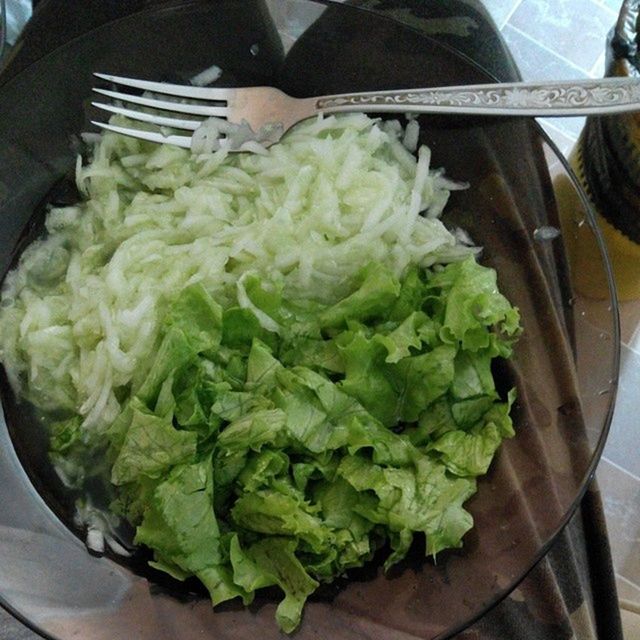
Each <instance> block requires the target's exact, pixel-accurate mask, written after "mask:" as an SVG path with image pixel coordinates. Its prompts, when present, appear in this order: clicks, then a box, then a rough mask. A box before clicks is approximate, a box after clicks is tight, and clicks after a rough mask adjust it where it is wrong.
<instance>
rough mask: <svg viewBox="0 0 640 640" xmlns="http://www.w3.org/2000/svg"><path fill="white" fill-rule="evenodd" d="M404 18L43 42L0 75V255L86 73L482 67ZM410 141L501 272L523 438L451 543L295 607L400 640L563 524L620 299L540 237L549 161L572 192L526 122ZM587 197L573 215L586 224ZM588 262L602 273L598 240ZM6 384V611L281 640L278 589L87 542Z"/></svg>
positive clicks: (37, 622)
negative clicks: (199, 580) (163, 567)
mask: <svg viewBox="0 0 640 640" xmlns="http://www.w3.org/2000/svg"><path fill="white" fill-rule="evenodd" d="M413 26H414V27H416V28H415V29H414V28H411V27H409V26H407V25H406V24H405V25H403V24H401V23H400V22H398V21H394V20H390V19H386V18H382V17H380V16H378V15H375V14H374V13H371V12H369V11H366V10H362V9H357V8H353V7H347V6H343V5H335V4H331V3H329V5H328V6H325V4H323V3H319V2H309V1H307V0H274V1H273V2H267V3H264V2H261V1H260V0H219V1H218V2H215V3H212V2H186V3H184V4H183V5H180V6H179V7H176V6H172V7H171V8H164V9H156V10H153V11H147V12H143V13H140V14H138V15H136V16H133V17H130V18H126V19H123V20H120V21H118V22H113V23H110V24H108V25H106V26H104V27H101V28H99V29H97V30H95V31H93V32H91V33H90V34H87V35H85V36H82V37H80V38H78V39H76V40H74V41H72V42H71V43H70V44H68V45H66V46H64V47H62V48H60V49H58V50H56V51H54V52H53V53H51V54H50V55H48V56H46V57H45V58H42V59H41V60H39V61H38V62H36V63H35V64H33V65H32V66H31V67H29V68H28V69H27V70H25V71H24V72H22V73H21V74H20V75H18V76H17V77H15V78H14V79H12V80H11V81H9V82H8V83H7V84H6V85H5V86H4V87H2V89H0V255H1V260H2V265H1V267H2V268H3V269H6V268H7V266H8V265H9V264H10V263H11V261H12V260H13V259H14V257H15V255H16V252H17V251H18V249H19V247H20V246H21V244H22V243H21V242H20V240H21V238H22V239H24V238H25V237H28V236H29V234H31V235H33V234H34V233H37V230H38V224H39V221H38V215H37V214H36V216H35V217H34V211H36V210H41V209H42V208H41V207H40V205H41V203H42V202H43V199H45V200H46V199H47V198H48V199H51V196H50V195H48V194H51V190H52V187H53V186H54V185H56V184H58V183H59V182H60V180H61V179H63V178H64V176H66V175H68V173H69V171H70V169H71V168H72V166H73V163H74V144H73V140H74V139H75V138H76V137H77V135H78V134H79V132H81V131H83V130H87V129H88V119H90V118H91V117H93V116H94V115H95V114H93V113H91V111H90V109H89V108H88V106H87V105H88V103H89V100H90V93H91V86H92V82H93V80H92V77H91V73H92V72H93V71H94V70H101V71H106V72H111V73H118V74H123V75H131V76H136V77H148V78H152V79H167V80H175V81H185V80H186V79H187V78H188V77H189V76H191V75H193V74H195V73H197V72H199V71H201V70H202V69H204V68H206V67H208V66H210V65H211V64H214V63H215V64H218V65H219V66H220V67H222V68H223V69H224V76H223V79H224V81H225V83H226V84H229V85H231V86H233V85H253V84H267V85H274V86H279V87H280V88H282V89H284V90H286V91H288V92H290V93H292V94H293V95H298V96H303V95H311V94H320V93H327V92H345V91H353V90H372V89H383V88H384V89H387V88H393V87H410V86H429V85H442V84H463V83H469V82H484V81H488V80H490V78H489V77H488V76H487V74H486V73H484V72H483V71H482V70H481V69H480V68H479V67H477V66H476V65H474V64H473V63H472V62H471V61H470V60H468V59H466V58H464V57H463V56H461V55H459V54H456V53H455V52H453V51H452V50H450V49H448V48H447V47H444V46H442V45H441V44H439V43H438V42H436V41H435V40H434V39H431V38H429V37H427V36H425V35H424V34H421V33H420V32H419V30H418V28H419V27H420V25H419V24H417V23H416V22H415V21H414V24H413ZM255 44H258V46H259V50H258V53H257V55H253V54H252V53H251V51H252V46H253V45H255ZM253 51H254V52H255V51H256V49H255V47H254V48H253ZM422 139H423V142H425V143H427V144H429V145H430V146H431V148H432V151H433V163H434V164H435V165H436V166H438V165H442V166H445V167H446V168H447V172H448V175H450V176H451V177H454V178H456V179H459V180H465V181H468V182H469V183H470V184H471V188H470V189H469V190H467V191H463V192H458V193H456V194H455V195H454V197H452V199H451V202H450V205H449V208H448V212H447V214H446V216H445V222H446V223H447V224H452V225H460V226H463V227H464V228H465V229H467V230H468V231H469V233H470V234H471V236H472V237H473V238H474V240H475V241H476V242H477V243H478V244H480V245H482V246H483V247H484V252H483V256H482V260H483V262H484V263H485V264H488V265H491V266H494V267H495V268H496V269H497V270H498V274H499V281H500V286H501V288H502V290H503V291H504V292H505V294H506V295H507V296H508V297H509V298H510V299H511V300H512V302H514V303H515V304H517V305H518V306H519V307H520V310H521V313H522V318H523V325H524V329H525V331H524V335H523V337H522V339H521V340H520V342H519V344H518V347H517V351H516V357H515V360H514V363H513V366H508V367H507V366H506V365H505V366H503V367H502V369H501V371H500V378H501V380H502V383H503V384H504V385H505V386H506V385H509V384H512V383H515V384H516V385H517V387H518V391H519V399H518V401H517V404H516V405H515V407H514V420H515V424H516V428H517V437H516V438H514V439H513V440H510V441H508V442H507V443H505V445H504V446H503V447H502V449H501V451H500V452H499V454H498V456H497V458H496V460H495V461H494V463H493V465H492V467H491V469H490V472H489V473H488V475H487V476H486V477H484V478H483V479H482V480H481V481H480V482H479V491H478V493H477V495H476V496H474V497H473V498H472V499H471V500H470V501H469V503H468V508H469V510H470V511H471V513H472V514H473V516H474V519H475V522H476V526H475V528H474V529H473V530H472V531H471V532H470V533H469V534H468V535H467V536H466V537H465V539H464V543H465V544H464V548H463V549H462V550H460V551H454V552H446V553H442V554H441V555H439V556H438V559H437V564H434V562H433V561H432V560H425V559H424V558H423V556H422V553H421V550H420V549H419V548H416V549H414V551H413V553H412V556H411V559H410V561H407V562H405V563H404V565H403V566H402V567H400V568H397V569H394V570H393V571H392V572H391V573H390V574H388V575H386V576H385V575H383V574H382V572H381V570H380V569H379V567H377V566H375V565H373V566H372V567H370V568H369V570H367V571H363V572H359V573H357V574H354V575H353V576H352V579H351V580H349V581H341V582H339V583H336V585H335V586H334V587H331V588H330V589H327V590H325V591H323V592H322V593H320V594H319V595H318V596H316V597H314V598H313V599H312V601H311V602H310V603H309V604H308V606H307V607H306V610H305V616H304V620H303V623H302V626H301V628H300V630H299V632H298V633H297V635H296V638H299V639H301V640H302V639H307V638H332V639H338V638H345V639H347V638H348V639H354V640H355V639H356V638H382V637H388V638H398V639H400V638H402V639H405V638H406V639H407V640H408V639H409V638H416V637H417V638H434V637H446V636H447V635H450V634H452V633H454V632H455V631H458V630H460V629H462V628H464V627H465V626H466V625H468V624H469V623H470V622H471V621H473V620H474V619H476V618H477V617H478V616H479V615H481V614H482V613H484V612H485V611H486V610H487V609H488V608H490V607H491V606H493V605H494V604H495V603H497V602H498V601H499V600H500V599H501V598H502V597H504V596H505V595H506V594H507V593H509V592H510V591H511V590H512V589H513V587H514V586H515V585H516V584H517V583H518V582H519V581H520V580H521V579H522V577H523V576H524V575H525V574H526V572H527V571H528V570H529V569H530V568H531V567H532V566H533V564H534V563H535V562H536V561H537V560H538V559H539V558H540V557H541V555H542V554H543V553H544V552H545V551H546V550H547V549H548V547H549V545H550V544H551V542H552V540H553V538H554V536H555V535H556V534H557V533H558V531H559V530H560V529H561V528H562V526H564V524H565V523H566V522H567V520H568V518H569V517H570V515H571V513H572V512H573V510H574V509H575V507H576V505H577V503H578V501H579V499H580V497H581V496H582V494H583V492H584V490H585V488H586V485H587V483H588V480H589V479H590V476H591V474H592V472H593V469H594V467H595V464H596V462H597V460H598V458H599V455H600V452H601V450H602V446H603V444H604V440H605V437H606V433H607V430H608V427H609V422H610V419H611V412H612V406H613V400H614V395H615V387H616V381H617V371H618V345H619V337H618V324H617V322H618V316H617V307H616V304H615V302H614V299H613V296H612V297H611V298H610V299H609V300H604V301H586V300H584V299H582V298H580V297H579V296H578V295H577V294H575V293H574V292H573V291H572V285H571V278H570V272H569V269H568V265H567V263H566V257H565V251H564V241H563V237H562V236H560V237H557V238H555V239H553V240H544V239H541V238H545V237H548V236H547V235H545V234H544V233H542V234H540V232H538V233H535V232H536V230H537V229H540V228H541V227H554V228H559V227H560V224H559V222H558V219H557V218H558V216H557V210H556V196H555V193H554V188H553V179H552V176H554V175H555V176H559V178H560V179H561V180H563V181H564V185H565V189H568V190H569V191H570V192H571V193H574V194H575V195H576V198H577V199H578V200H580V199H581V198H582V197H583V195H582V193H581V192H579V190H578V187H576V185H575V182H574V181H573V178H572V177H571V176H570V175H569V173H568V171H567V169H566V168H565V166H564V164H563V161H561V160H560V158H559V156H558V154H557V152H556V150H555V148H554V147H553V146H552V145H551V143H550V142H549V141H548V139H547V138H546V136H545V135H544V133H543V132H542V130H541V129H540V128H539V127H537V125H536V124H535V123H534V122H533V121H530V120H525V119H518V120H515V119H513V120H503V119H501V120H498V119H495V120H488V119H483V120H477V119H476V120H470V119H461V118H444V117H439V118H426V119H423V120H422ZM64 197H67V196H66V195H65V194H62V195H61V194H60V192H57V193H56V194H55V198H58V199H60V198H64ZM583 206H584V208H585V216H586V217H585V219H584V220H583V222H584V223H586V224H587V225H588V226H590V227H591V228H592V229H594V226H593V225H594V223H593V216H592V214H591V212H590V210H589V207H588V205H587V204H586V203H585V202H584V201H583ZM40 218H41V216H40ZM564 233H565V234H566V233H572V231H571V229H565V230H564ZM594 234H597V231H594ZM551 235H553V234H551ZM598 242H599V243H600V244H599V246H601V242H600V240H599V237H598ZM593 268H594V269H598V270H603V271H604V272H605V275H606V276H607V277H608V278H609V281H610V273H609V266H608V263H607V262H606V259H605V258H604V256H600V257H599V258H597V259H595V260H594V264H593ZM3 396H4V397H3V408H4V413H5V417H6V422H5V421H3V422H2V423H1V424H0V599H1V600H2V602H3V604H4V605H5V606H6V607H7V608H9V609H10V610H11V611H13V612H14V613H16V614H17V615H18V616H19V617H20V618H22V619H23V620H25V621H26V622H27V623H28V624H29V625H31V626H32V627H33V628H35V629H36V630H38V631H40V632H41V633H43V634H47V635H49V636H51V637H55V638H60V639H62V640H69V639H71V638H91V639H92V640H102V639H105V640H106V639H112V638H137V639H140V640H163V639H169V638H181V639H182V640H190V639H191V638H193V639H196V638H198V639H203V638H211V639H214V638H215V639H220V640H221V639H225V638H226V639H232V638H233V639H236V638H237V639H240V638H254V637H261V638H263V639H264V640H268V639H269V638H278V637H281V636H280V634H279V633H278V631H277V629H276V625H275V622H274V619H273V617H274V609H275V606H276V602H277V599H276V598H274V597H273V595H272V594H269V593H266V594H265V595H264V596H261V597H259V598H258V599H257V600H256V602H255V603H254V604H253V605H252V606H251V608H250V609H245V608H243V607H242V606H240V605H237V604H234V603H232V604H228V605H226V606H223V607H220V608H219V609H218V610H216V611H215V612H214V611H213V610H212V608H211V606H210V603H209V602H208V600H206V598H204V597H202V595H201V594H198V593H197V592H196V593H190V592H189V591H188V589H185V588H181V587H179V586H178V585H176V584H168V583H167V581H166V580H161V579H160V578H159V576H158V575H157V574H154V573H152V572H150V571H149V570H146V569H145V568H144V567H142V566H141V565H139V564H136V563H127V562H123V561H119V560H118V561H116V560H115V559H114V558H111V557H101V558H97V557H93V556H91V555H89V554H88V553H87V551H86V549H85V547H84V544H83V542H82V540H81V538H80V537H79V534H80V533H81V532H78V531H76V530H75V529H74V527H73V525H72V523H71V519H70V513H69V511H70V509H69V501H68V500H67V499H65V496H64V495H62V494H61V493H60V491H59V488H58V487H57V484H56V482H55V479H54V478H53V477H52V476H51V474H50V470H48V467H47V463H46V456H44V454H43V452H44V450H45V448H46V443H45V442H44V441H43V439H42V436H41V430H40V429H39V427H38V425H37V424H35V423H34V421H33V420H32V418H31V416H30V413H29V411H28V408H27V407H25V406H24V405H20V404H16V403H15V401H14V399H13V398H12V396H11V394H10V392H9V391H8V389H7V388H6V385H5V388H4V394H3Z"/></svg>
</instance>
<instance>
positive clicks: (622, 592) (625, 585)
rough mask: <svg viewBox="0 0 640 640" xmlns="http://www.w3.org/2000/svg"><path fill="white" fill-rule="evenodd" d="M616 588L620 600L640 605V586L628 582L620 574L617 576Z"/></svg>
mask: <svg viewBox="0 0 640 640" xmlns="http://www.w3.org/2000/svg"><path fill="white" fill-rule="evenodd" d="M616 588H617V590H618V598H619V599H620V600H626V601H627V602H633V603H635V604H637V605H640V586H639V585H637V584H635V583H633V582H631V581H630V580H627V578H624V577H623V576H621V575H620V574H616Z"/></svg>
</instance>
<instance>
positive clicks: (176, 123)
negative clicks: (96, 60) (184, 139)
mask: <svg viewBox="0 0 640 640" xmlns="http://www.w3.org/2000/svg"><path fill="white" fill-rule="evenodd" d="M91 104H92V105H93V106H94V107H98V109H103V110H104V111H109V112H111V113H117V114H119V115H122V116H126V117H127V118H131V120H138V121H140V122H150V123H151V124H157V125H160V126H161V127H171V128H172V129H187V130H189V131H195V130H196V129H197V128H198V127H199V126H200V125H201V124H202V120H182V119H179V118H166V117H164V116H156V115H154V114H152V113H147V112H146V111H134V110H133V109H124V108H122V107H116V106H114V105H112V104H105V103H103V102H92V103H91Z"/></svg>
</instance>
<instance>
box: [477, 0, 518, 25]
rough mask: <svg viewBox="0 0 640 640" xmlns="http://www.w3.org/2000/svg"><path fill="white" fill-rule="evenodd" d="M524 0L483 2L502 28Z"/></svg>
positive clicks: (491, 0) (490, 0)
mask: <svg viewBox="0 0 640 640" xmlns="http://www.w3.org/2000/svg"><path fill="white" fill-rule="evenodd" d="M521 1H522V0H484V1H483V4H484V6H485V7H486V8H487V10H488V11H489V13H490V14H491V17H492V18H493V19H494V21H495V23H496V24H497V25H498V27H499V28H500V29H502V27H504V25H505V23H506V21H507V19H508V18H509V17H510V16H511V14H512V13H513V12H514V10H515V8H516V7H517V6H518V5H519V4H520V2H521ZM524 1H525V2H527V0H524Z"/></svg>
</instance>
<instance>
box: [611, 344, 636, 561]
mask: <svg viewBox="0 0 640 640" xmlns="http://www.w3.org/2000/svg"><path fill="white" fill-rule="evenodd" d="M638 389H640V353H636V352H635V351H632V350H631V349H629V347H626V346H624V345H623V346H622V349H621V363H620V381H619V385H618V396H617V400H616V407H615V411H614V414H613V422H612V423H611V431H610V433H609V438H608V440H607V445H606V447H605V452H604V455H605V457H606V458H608V459H609V460H610V461H611V462H613V463H615V464H617V465H618V466H620V467H622V468H623V469H625V470H626V471H628V472H629V473H631V474H633V475H635V476H636V477H640V447H638V440H639V429H638V416H639V415H640V393H638ZM638 508H639V509H640V504H639V505H638ZM638 555H639V556H640V553H639V554H638ZM639 560H640V557H639Z"/></svg>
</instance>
